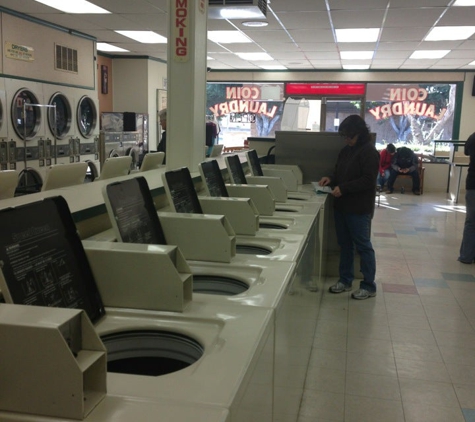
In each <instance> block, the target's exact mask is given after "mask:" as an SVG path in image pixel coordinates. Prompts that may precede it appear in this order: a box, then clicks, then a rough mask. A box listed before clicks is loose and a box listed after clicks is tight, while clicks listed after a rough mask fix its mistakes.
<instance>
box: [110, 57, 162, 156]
mask: <svg viewBox="0 0 475 422" xmlns="http://www.w3.org/2000/svg"><path fill="white" fill-rule="evenodd" d="M112 68H113V81H114V110H112V111H116V112H124V111H133V112H136V113H147V114H148V116H149V149H150V150H155V149H157V99H156V98H157V89H163V80H164V78H165V79H166V76H167V66H166V64H165V63H161V62H158V61H154V60H149V59H142V58H140V59H127V58H124V59H122V58H115V59H114V61H113V66H112Z"/></svg>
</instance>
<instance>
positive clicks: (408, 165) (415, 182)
mask: <svg viewBox="0 0 475 422" xmlns="http://www.w3.org/2000/svg"><path fill="white" fill-rule="evenodd" d="M389 173H390V174H389V179H388V190H387V192H386V193H393V192H394V182H395V181H396V178H397V177H398V176H399V175H407V176H411V177H412V192H413V193H414V195H420V194H421V190H420V189H421V181H420V177H419V160H418V158H417V155H416V154H414V151H413V150H412V149H410V148H407V147H400V148H398V149H397V150H396V154H394V155H393V158H392V161H391V168H390V169H389Z"/></svg>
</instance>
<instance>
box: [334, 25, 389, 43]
mask: <svg viewBox="0 0 475 422" xmlns="http://www.w3.org/2000/svg"><path fill="white" fill-rule="evenodd" d="M379 31H380V29H379V28H351V29H335V33H336V40H337V42H376V41H377V40H378V37H379Z"/></svg>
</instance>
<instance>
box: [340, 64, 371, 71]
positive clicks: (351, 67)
mask: <svg viewBox="0 0 475 422" xmlns="http://www.w3.org/2000/svg"><path fill="white" fill-rule="evenodd" d="M342 67H343V69H345V70H366V69H369V64H344V65H343V66H342Z"/></svg>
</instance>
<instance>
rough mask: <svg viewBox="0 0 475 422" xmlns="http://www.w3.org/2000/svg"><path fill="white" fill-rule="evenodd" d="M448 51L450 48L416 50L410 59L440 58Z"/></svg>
mask: <svg viewBox="0 0 475 422" xmlns="http://www.w3.org/2000/svg"><path fill="white" fill-rule="evenodd" d="M449 53H450V50H416V51H414V53H412V54H411V57H409V58H410V59H441V58H442V57H444V56H446V55H447V54H449Z"/></svg>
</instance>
